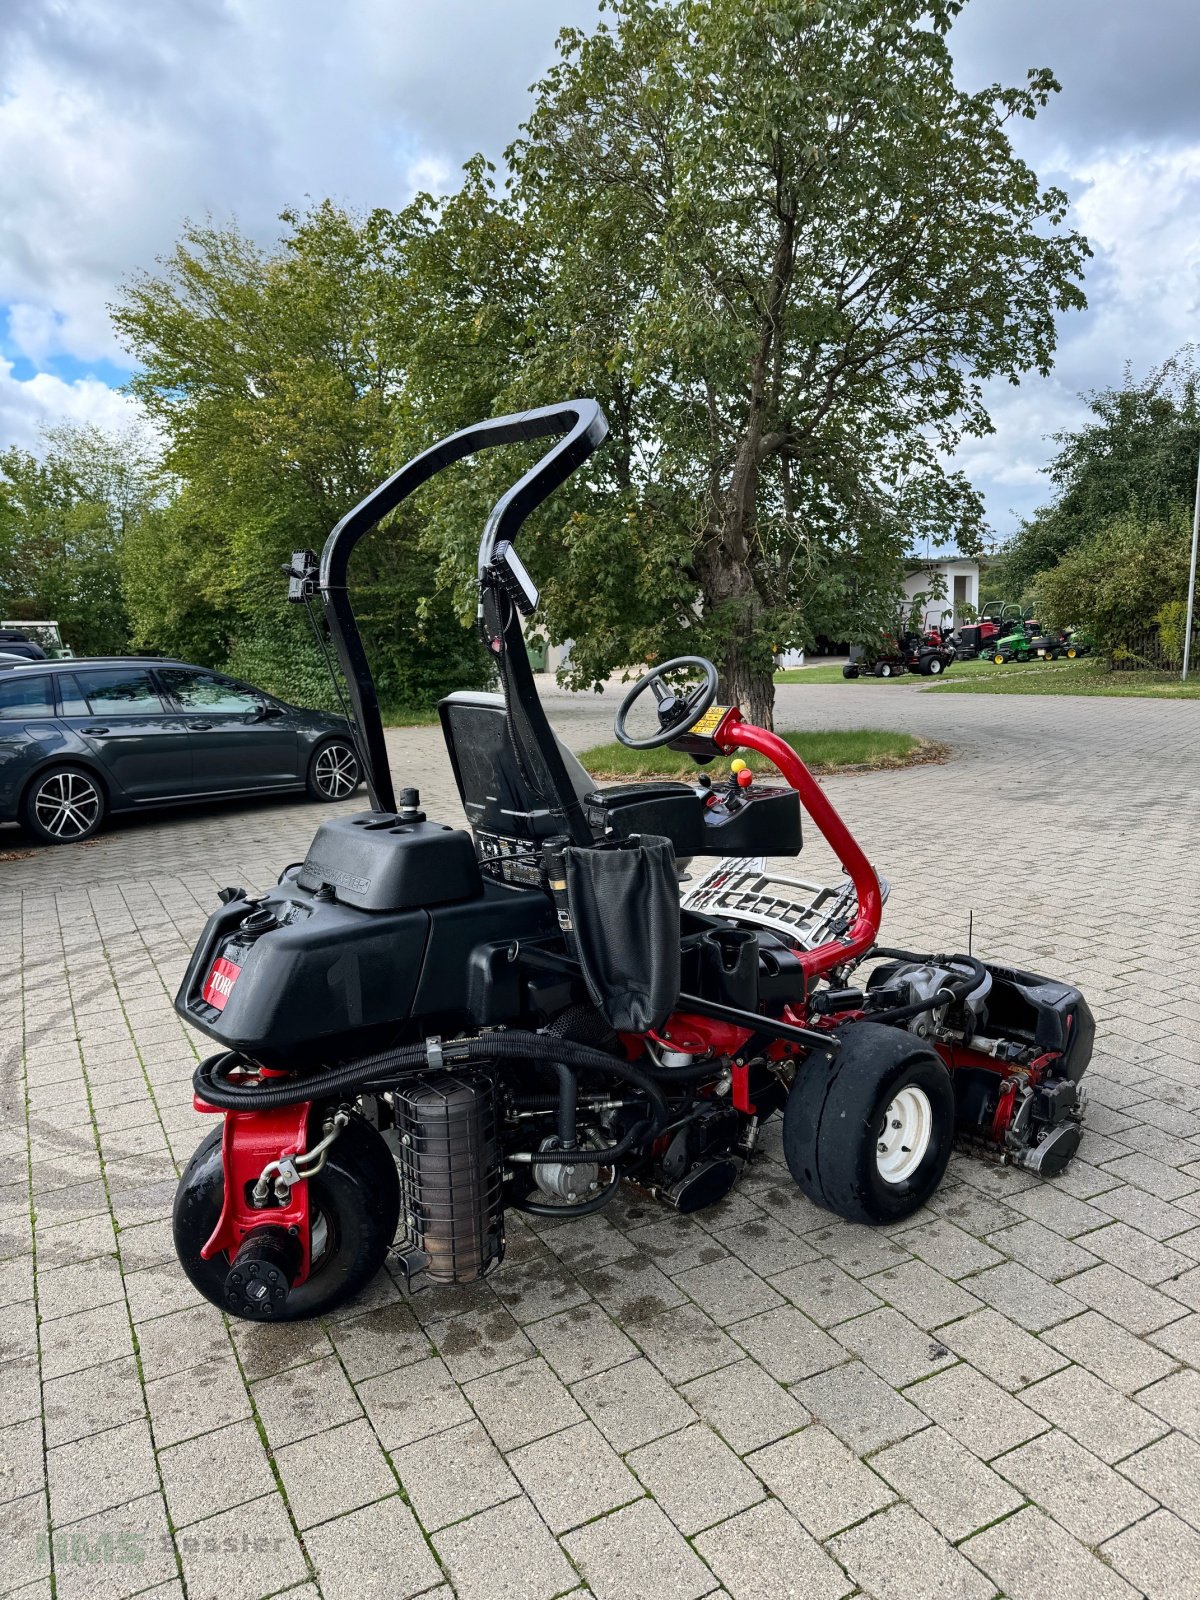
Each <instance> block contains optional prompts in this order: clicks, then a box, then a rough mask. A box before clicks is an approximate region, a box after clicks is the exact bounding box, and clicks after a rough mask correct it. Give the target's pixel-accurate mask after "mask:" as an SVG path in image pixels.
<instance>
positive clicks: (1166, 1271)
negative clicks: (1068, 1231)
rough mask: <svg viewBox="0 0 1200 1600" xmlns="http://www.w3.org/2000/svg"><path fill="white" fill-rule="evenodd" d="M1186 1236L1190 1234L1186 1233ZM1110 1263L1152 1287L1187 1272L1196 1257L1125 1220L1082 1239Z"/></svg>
mask: <svg viewBox="0 0 1200 1600" xmlns="http://www.w3.org/2000/svg"><path fill="white" fill-rule="evenodd" d="M1185 1237H1186V1235H1185ZM1080 1242H1081V1243H1083V1244H1086V1245H1087V1247H1088V1249H1089V1250H1091V1251H1092V1252H1093V1253H1094V1254H1095V1255H1097V1256H1099V1257H1100V1258H1101V1259H1102V1260H1104V1261H1107V1262H1108V1263H1109V1265H1110V1266H1114V1267H1117V1268H1118V1269H1119V1270H1120V1271H1121V1272H1127V1273H1128V1274H1129V1275H1130V1277H1131V1278H1137V1280H1138V1281H1139V1282H1140V1283H1147V1284H1150V1285H1151V1286H1152V1287H1156V1286H1157V1285H1159V1284H1161V1283H1163V1282H1165V1280H1166V1279H1167V1278H1176V1277H1178V1276H1179V1274H1180V1273H1182V1272H1187V1271H1188V1269H1189V1268H1190V1267H1191V1265H1192V1262H1193V1259H1194V1258H1193V1257H1192V1256H1191V1255H1189V1254H1187V1253H1186V1252H1184V1251H1182V1250H1176V1249H1174V1248H1173V1247H1172V1246H1171V1245H1166V1244H1162V1243H1160V1242H1159V1241H1158V1240H1157V1239H1152V1238H1148V1237H1147V1236H1146V1235H1145V1234H1144V1233H1139V1232H1138V1230H1137V1229H1136V1228H1130V1227H1128V1226H1127V1225H1126V1224H1125V1223H1123V1222H1111V1223H1109V1225H1108V1227H1107V1228H1100V1229H1099V1230H1098V1231H1097V1232H1096V1233H1085V1234H1084V1235H1083V1238H1082V1240H1081V1241H1080Z"/></svg>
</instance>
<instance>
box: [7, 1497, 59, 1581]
mask: <svg viewBox="0 0 1200 1600" xmlns="http://www.w3.org/2000/svg"><path fill="white" fill-rule="evenodd" d="M49 1575H50V1537H49V1513H48V1511H47V1508H46V1492H45V1490H44V1489H40V1490H39V1491H38V1492H37V1493H36V1494H28V1495H25V1496H23V1498H21V1499H20V1500H13V1501H11V1502H10V1503H9V1504H8V1505H7V1506H5V1508H4V1516H3V1518H0V1592H3V1593H8V1592H9V1591H10V1590H15V1589H20V1588H23V1587H24V1586H25V1585H26V1584H33V1583H35V1582H37V1581H38V1580H40V1579H42V1578H43V1577H44V1578H45V1579H46V1587H47V1590H48V1589H49Z"/></svg>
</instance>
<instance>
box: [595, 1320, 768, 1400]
mask: <svg viewBox="0 0 1200 1600" xmlns="http://www.w3.org/2000/svg"><path fill="white" fill-rule="evenodd" d="M768 1315H770V1313H769V1312H768ZM626 1328H627V1329H628V1331H629V1333H631V1334H632V1335H633V1337H634V1338H635V1339H636V1340H637V1342H638V1344H639V1345H641V1347H642V1350H643V1351H644V1352H645V1354H646V1355H647V1356H649V1358H650V1360H651V1361H653V1363H654V1365H655V1366H656V1367H657V1368H658V1370H659V1371H660V1372H661V1373H662V1374H663V1376H664V1377H665V1378H667V1379H669V1381H670V1382H671V1383H674V1384H680V1383H687V1382H688V1380H689V1379H691V1378H698V1377H700V1376H701V1375H702V1374H703V1373H706V1372H714V1371H716V1370H717V1368H718V1367H726V1366H729V1365H730V1363H731V1362H734V1361H738V1360H740V1359H741V1356H742V1351H741V1349H740V1348H739V1347H738V1346H737V1345H736V1344H734V1342H733V1340H732V1339H731V1338H730V1337H729V1335H728V1334H727V1333H723V1332H722V1331H721V1329H720V1328H718V1327H717V1325H716V1323H715V1322H714V1321H713V1320H712V1318H711V1317H710V1316H708V1314H707V1313H706V1312H704V1311H701V1309H700V1307H699V1306H694V1305H691V1304H685V1305H682V1306H672V1308H671V1309H670V1310H669V1311H660V1312H659V1313H658V1315H657V1316H655V1317H651V1318H650V1319H649V1321H647V1322H631V1323H627V1324H626Z"/></svg>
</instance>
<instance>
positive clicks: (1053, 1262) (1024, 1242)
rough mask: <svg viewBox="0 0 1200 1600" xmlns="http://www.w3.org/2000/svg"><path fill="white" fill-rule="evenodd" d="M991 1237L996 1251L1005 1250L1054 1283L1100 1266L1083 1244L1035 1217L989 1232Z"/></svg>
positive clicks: (1006, 1253) (1007, 1254) (989, 1237)
mask: <svg viewBox="0 0 1200 1600" xmlns="http://www.w3.org/2000/svg"><path fill="white" fill-rule="evenodd" d="M988 1240H989V1242H990V1243H991V1244H993V1245H995V1246H996V1248H997V1250H1003V1252H1004V1254H1005V1255H1006V1256H1010V1257H1011V1258H1012V1259H1013V1260H1014V1261H1019V1262H1020V1263H1021V1265H1022V1266H1025V1267H1028V1268H1029V1270H1030V1271H1031V1272H1036V1273H1037V1275H1038V1277H1039V1278H1045V1279H1047V1280H1048V1281H1049V1282H1052V1283H1053V1282H1056V1281H1057V1280H1058V1279H1059V1278H1066V1277H1069V1276H1070V1274H1071V1273H1073V1272H1086V1271H1087V1269H1088V1268H1089V1267H1094V1266H1096V1265H1098V1263H1099V1259H1100V1258H1099V1257H1098V1256H1095V1255H1093V1254H1092V1252H1091V1251H1090V1250H1085V1249H1084V1248H1083V1246H1082V1244H1079V1243H1078V1242H1076V1241H1073V1240H1071V1239H1065V1238H1063V1236H1062V1234H1059V1233H1053V1232H1051V1230H1050V1229H1049V1228H1045V1227H1043V1226H1042V1224H1041V1223H1040V1222H1034V1221H1033V1220H1032V1219H1026V1220H1025V1221H1024V1222H1019V1223H1017V1224H1016V1225H1015V1227H1012V1228H1004V1229H1002V1230H1001V1232H999V1233H992V1234H989V1235H988Z"/></svg>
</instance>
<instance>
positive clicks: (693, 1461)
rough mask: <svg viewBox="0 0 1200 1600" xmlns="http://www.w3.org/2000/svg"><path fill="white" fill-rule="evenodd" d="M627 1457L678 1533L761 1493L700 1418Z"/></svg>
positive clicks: (744, 1506)
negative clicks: (690, 1425) (698, 1420)
mask: <svg viewBox="0 0 1200 1600" xmlns="http://www.w3.org/2000/svg"><path fill="white" fill-rule="evenodd" d="M628 1462H629V1465H630V1466H631V1467H632V1468H633V1470H634V1471H635V1472H636V1473H637V1475H638V1477H639V1478H640V1479H641V1480H642V1482H643V1483H644V1484H645V1485H646V1487H647V1488H648V1489H649V1490H650V1492H651V1494H652V1495H653V1496H654V1498H655V1500H657V1502H658V1503H659V1505H661V1506H662V1508H663V1510H664V1511H665V1512H666V1513H667V1515H668V1516H669V1517H670V1519H671V1521H672V1522H673V1523H674V1524H675V1526H676V1527H677V1528H678V1529H679V1531H680V1532H681V1533H686V1534H694V1533H699V1531H700V1529H701V1528H707V1527H711V1525H712V1524H713V1523H714V1522H721V1521H724V1519H725V1518H726V1517H732V1516H735V1515H736V1514H737V1513H738V1512H739V1511H745V1510H746V1509H747V1507H749V1506H752V1505H755V1504H757V1502H758V1501H759V1500H761V1499H762V1497H763V1486H762V1484H761V1483H760V1482H759V1480H758V1479H757V1478H756V1477H755V1476H754V1474H753V1473H752V1472H751V1471H749V1469H748V1468H746V1467H744V1466H743V1465H742V1463H741V1462H740V1461H739V1460H738V1458H737V1456H735V1455H734V1453H733V1451H732V1450H731V1449H730V1448H729V1446H728V1445H727V1444H725V1443H724V1441H723V1440H721V1439H719V1438H718V1437H717V1435H716V1434H715V1433H714V1432H713V1431H712V1429H711V1428H709V1427H707V1426H706V1425H705V1424H704V1423H703V1422H697V1423H694V1424H693V1425H692V1427H690V1428H684V1429H683V1430H682V1431H681V1432H679V1433H672V1434H668V1435H667V1437H666V1438H665V1439H658V1440H656V1441H655V1442H654V1443H653V1444H648V1445H643V1446H642V1448H641V1449H640V1450H635V1451H634V1452H633V1453H632V1454H631V1455H630V1456H629V1457H628Z"/></svg>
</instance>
